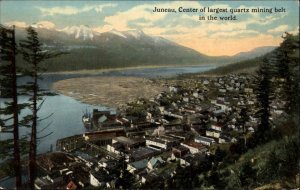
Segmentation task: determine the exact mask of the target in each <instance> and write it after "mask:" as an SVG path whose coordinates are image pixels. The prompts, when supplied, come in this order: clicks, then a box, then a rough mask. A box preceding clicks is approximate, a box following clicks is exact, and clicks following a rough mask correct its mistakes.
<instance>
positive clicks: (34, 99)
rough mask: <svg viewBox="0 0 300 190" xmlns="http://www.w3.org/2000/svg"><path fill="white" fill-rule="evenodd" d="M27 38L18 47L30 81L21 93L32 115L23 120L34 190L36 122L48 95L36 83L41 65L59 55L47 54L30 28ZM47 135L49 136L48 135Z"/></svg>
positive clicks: (39, 77)
mask: <svg viewBox="0 0 300 190" xmlns="http://www.w3.org/2000/svg"><path fill="white" fill-rule="evenodd" d="M26 30H27V38H26V39H25V40H21V42H20V47H21V53H22V55H23V59H24V60H25V62H26V63H27V64H26V67H25V68H23V70H22V72H23V73H24V75H26V76H29V77H30V78H31V81H30V82H28V83H27V84H25V85H23V88H24V89H25V90H24V91H23V92H24V93H25V94H27V95H29V96H30V98H29V101H30V108H31V111H32V115H30V116H28V117H27V118H25V120H24V123H29V124H30V125H31V138H30V148H29V186H30V188H34V180H35V177H36V154H37V139H38V137H37V126H38V122H39V121H41V120H43V119H40V118H39V117H38V111H39V110H40V108H41V106H42V104H43V102H44V101H43V96H45V95H49V94H50V93H49V92H46V91H45V90H43V89H41V88H40V87H39V84H38V81H39V80H41V79H42V77H41V74H42V73H43V72H44V71H45V69H43V67H41V63H42V62H43V61H45V60H48V59H50V58H53V57H56V56H58V55H60V54H61V53H54V52H48V51H47V50H43V48H42V44H41V43H40V41H39V37H38V33H37V32H36V31H35V30H34V29H33V28H32V27H28V28H27V29H26ZM48 135H49V134H48Z"/></svg>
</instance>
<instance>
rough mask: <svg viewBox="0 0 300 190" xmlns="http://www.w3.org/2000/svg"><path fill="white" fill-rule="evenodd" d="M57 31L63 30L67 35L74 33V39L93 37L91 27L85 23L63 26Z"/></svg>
mask: <svg viewBox="0 0 300 190" xmlns="http://www.w3.org/2000/svg"><path fill="white" fill-rule="evenodd" d="M59 31H61V32H65V33H67V34H68V35H74V37H75V38H76V39H80V38H82V39H83V40H88V39H90V40H92V39H93V38H94V34H93V31H92V29H91V28H90V27H88V26H85V25H80V26H71V27H65V28H63V29H61V30H59Z"/></svg>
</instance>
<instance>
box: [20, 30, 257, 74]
mask: <svg viewBox="0 0 300 190" xmlns="http://www.w3.org/2000/svg"><path fill="white" fill-rule="evenodd" d="M34 28H35V29H36V31H37V32H38V34H39V37H40V41H41V43H42V44H43V47H44V48H45V49H46V50H48V51H62V52H67V53H68V54H67V55H63V56H61V57H59V58H55V59H52V60H49V61H47V62H45V63H44V66H45V67H46V69H47V70H48V71H49V72H55V71H71V70H82V69H105V68H117V67H133V66H149V65H156V66H168V65H182V66H187V65H199V66H200V65H204V64H221V65H224V64H228V63H232V62H236V61H240V60H245V59H249V58H254V57H257V54H258V53H260V52H259V51H256V52H254V53H251V52H248V53H247V52H246V53H245V52H243V53H240V54H238V55H236V56H208V55H205V54H203V53H201V52H198V51H196V50H193V49H191V48H189V47H185V46H182V45H180V44H177V43H176V42H173V41H170V40H168V39H166V38H163V37H161V36H150V35H148V34H146V33H144V32H143V31H142V30H129V31H118V30H115V29H113V30H111V31H107V32H103V33H99V32H95V31H93V30H92V29H91V28H90V27H89V26H87V25H80V26H71V27H65V28H63V29H58V30H56V29H49V28H45V27H43V26H41V25H36V26H35V27H34ZM16 35H17V37H18V38H19V39H24V38H25V36H26V32H25V30H24V28H18V27H17V30H16ZM19 60H20V61H21V59H19ZM21 64H22V63H21Z"/></svg>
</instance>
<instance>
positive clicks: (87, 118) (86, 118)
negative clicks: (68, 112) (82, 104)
mask: <svg viewBox="0 0 300 190" xmlns="http://www.w3.org/2000/svg"><path fill="white" fill-rule="evenodd" d="M82 123H83V125H84V127H85V128H86V129H91V128H92V116H91V113H89V112H88V111H87V110H86V112H85V113H84V114H83V116H82Z"/></svg>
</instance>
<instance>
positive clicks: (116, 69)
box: [44, 64, 216, 75]
mask: <svg viewBox="0 0 300 190" xmlns="http://www.w3.org/2000/svg"><path fill="white" fill-rule="evenodd" d="M210 66H216V65H215V64H205V65H149V66H134V67H117V68H106V69H83V70H74V71H58V72H45V73H44V74H46V75H55V74H91V75H92V74H102V73H106V72H111V71H121V70H135V69H157V68H169V67H210Z"/></svg>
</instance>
